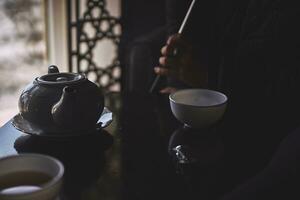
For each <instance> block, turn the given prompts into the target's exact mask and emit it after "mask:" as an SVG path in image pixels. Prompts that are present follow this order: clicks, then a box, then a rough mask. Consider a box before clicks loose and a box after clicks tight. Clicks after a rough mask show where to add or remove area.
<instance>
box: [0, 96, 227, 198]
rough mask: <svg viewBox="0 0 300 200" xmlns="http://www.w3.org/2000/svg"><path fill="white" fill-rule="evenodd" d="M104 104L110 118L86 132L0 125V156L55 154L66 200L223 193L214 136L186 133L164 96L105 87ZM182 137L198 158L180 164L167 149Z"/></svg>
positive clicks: (219, 156)
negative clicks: (34, 131)
mask: <svg viewBox="0 0 300 200" xmlns="http://www.w3.org/2000/svg"><path fill="white" fill-rule="evenodd" d="M106 107H107V108H109V109H110V110H111V111H112V112H113V123H112V124H111V125H110V126H109V127H107V128H105V130H103V131H101V132H99V133H97V134H95V135H90V136H81V137H74V138H68V139H59V140H58V139H56V140H53V139H51V140H49V139H47V138H40V137H37V136H30V135H26V134H24V133H22V132H20V131H18V130H16V129H15V128H14V127H13V126H12V125H11V122H10V121H8V122H7V123H6V124H5V125H4V126H3V127H1V129H0V157H3V156H7V155H12V154H18V153H29V152H31V153H42V154H47V155H51V156H54V157H56V158H58V159H60V160H61V161H62V162H63V163H64V165H65V168H66V170H65V179H64V188H63V191H62V195H61V196H62V197H61V199H67V200H68V199H72V200H73V199H74V200H76V199H82V200H94V199H130V200H135V199H136V200H147V199H192V196H193V197H194V196H195V195H196V196H197V197H198V198H202V199H213V198H215V197H217V196H219V195H220V194H221V193H222V190H220V189H218V188H221V187H220V183H221V181H216V180H218V179H219V178H218V177H217V176H218V175H219V171H220V170H219V169H220V166H222V164H221V163H222V159H220V158H221V157H222V156H221V155H222V143H221V142H220V141H219V140H218V137H217V136H215V137H205V136H203V135H202V136H201V137H200V138H199V136H195V137H192V138H186V137H185V136H184V135H185V134H182V132H184V131H182V130H183V129H182V125H181V124H180V123H179V122H178V121H177V120H176V119H175V118H174V117H173V115H172V113H171V111H170V108H169V101H168V97H167V96H150V95H147V94H143V95H142V94H138V93H130V94H126V95H124V94H123V95H122V94H120V93H109V94H107V95H106ZM191 135H193V134H191ZM181 143H190V144H193V143H195V144H197V146H201V148H202V149H200V150H199V149H198V150H196V156H194V157H198V158H201V159H199V160H201V161H202V162H194V163H196V164H194V163H193V164H186V165H185V164H179V163H178V160H177V159H175V158H176V157H175V158H174V154H173V153H172V150H170V149H172V148H173V147H174V145H175V146H176V145H178V144H181ZM192 146H193V145H192ZM194 146H195V145H194ZM199 152H200V153H199ZM199 163H200V164H199ZM211 163H213V164H211ZM216 163H217V164H216ZM216 166H217V167H216Z"/></svg>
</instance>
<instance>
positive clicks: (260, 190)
mask: <svg viewBox="0 0 300 200" xmlns="http://www.w3.org/2000/svg"><path fill="white" fill-rule="evenodd" d="M299 178H300V129H298V130H296V131H294V132H293V133H291V134H290V135H289V136H288V137H287V138H286V139H285V140H284V141H283V142H282V143H281V144H280V146H279V149H278V151H277V152H276V153H275V155H274V156H273V158H272V160H271V162H270V163H269V165H268V166H267V167H266V168H265V169H264V170H263V171H262V172H260V173H259V174H258V175H256V176H255V177H254V178H252V179H250V180H248V181H246V182H245V183H244V184H242V185H241V186H239V187H237V188H236V189H235V190H233V192H231V193H230V194H227V195H225V197H224V198H222V200H266V199H286V200H291V199H299V198H300V192H299Z"/></svg>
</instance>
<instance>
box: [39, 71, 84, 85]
mask: <svg viewBox="0 0 300 200" xmlns="http://www.w3.org/2000/svg"><path fill="white" fill-rule="evenodd" d="M36 80H37V82H38V83H40V84H46V85H53V84H55V85H66V84H74V83H79V82H82V81H84V80H86V77H85V75H83V74H76V73H52V74H51V73H50V74H46V75H43V76H41V77H38V78H36Z"/></svg>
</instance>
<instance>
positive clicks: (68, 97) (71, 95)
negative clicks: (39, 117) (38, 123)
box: [51, 86, 77, 129]
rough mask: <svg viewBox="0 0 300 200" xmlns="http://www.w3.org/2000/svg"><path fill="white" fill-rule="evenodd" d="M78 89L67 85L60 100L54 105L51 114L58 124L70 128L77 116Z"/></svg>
mask: <svg viewBox="0 0 300 200" xmlns="http://www.w3.org/2000/svg"><path fill="white" fill-rule="evenodd" d="M76 93H77V92H76V90H75V89H74V88H72V87H69V86H66V87H64V89H63V93H62V95H61V98H60V99H59V101H58V102H57V103H56V104H54V105H53V106H52V110H51V114H52V118H53V121H54V123H55V124H56V125H59V126H61V127H63V128H68V129H69V128H70V127H71V126H72V123H74V121H73V120H74V117H75V116H76V113H75V112H76V105H75V103H76Z"/></svg>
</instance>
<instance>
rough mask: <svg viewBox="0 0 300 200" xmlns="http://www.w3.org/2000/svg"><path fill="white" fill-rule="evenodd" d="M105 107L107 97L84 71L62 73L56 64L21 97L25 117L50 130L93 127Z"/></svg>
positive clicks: (69, 130)
mask: <svg viewBox="0 0 300 200" xmlns="http://www.w3.org/2000/svg"><path fill="white" fill-rule="evenodd" d="M103 108H104V96H103V93H102V91H101V89H100V88H99V87H98V86H97V85H96V84H95V83H93V82H91V81H89V80H88V79H87V78H86V77H85V75H83V74H77V73H59V70H58V68H57V67H56V66H54V65H52V66H50V67H49V68H48V74H47V75H43V76H41V77H38V78H36V79H35V80H34V81H33V82H32V83H31V84H29V85H28V86H27V87H26V88H25V89H24V91H23V92H22V94H21V96H20V99H19V110H20V115H21V117H22V118H23V119H24V120H26V121H27V122H28V123H32V124H34V126H37V127H39V128H40V129H42V130H44V131H45V132H50V133H57V132H61V133H68V132H71V131H73V132H74V131H75V132H80V131H89V130H93V129H95V128H96V127H97V121H98V119H99V117H100V116H101V113H102V111H103Z"/></svg>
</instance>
